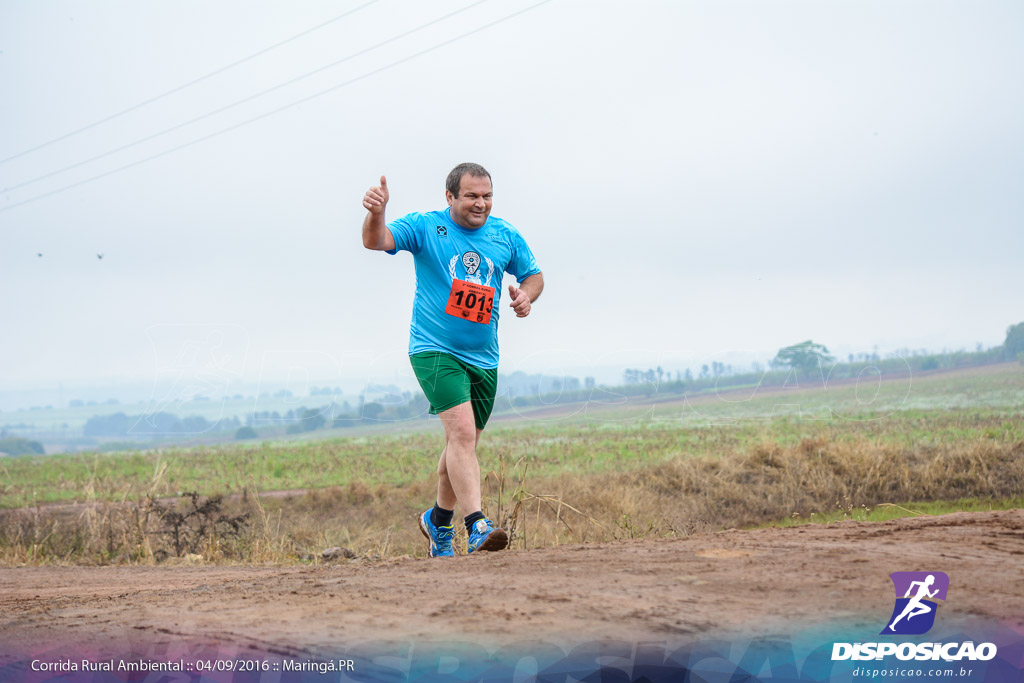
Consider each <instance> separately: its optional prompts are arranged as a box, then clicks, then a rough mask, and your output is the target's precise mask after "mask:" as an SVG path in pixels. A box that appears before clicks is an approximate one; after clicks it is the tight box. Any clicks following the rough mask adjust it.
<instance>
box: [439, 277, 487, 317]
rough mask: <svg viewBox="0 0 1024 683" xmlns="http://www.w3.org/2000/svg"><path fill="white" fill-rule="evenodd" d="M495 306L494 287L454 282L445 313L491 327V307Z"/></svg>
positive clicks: (461, 281) (459, 281)
mask: <svg viewBox="0 0 1024 683" xmlns="http://www.w3.org/2000/svg"><path fill="white" fill-rule="evenodd" d="M493 305H494V287H488V286H487V285H478V284H476V283H473V282H466V281H465V280H453V281H452V291H451V292H449V293H448V305H447V306H445V309H444V312H445V313H447V314H448V315H454V316H455V317H456V318H462V319H463V320H468V321H470V322H473V323H480V324H482V325H489V324H490V322H491V306H493Z"/></svg>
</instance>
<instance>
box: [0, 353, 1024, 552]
mask: <svg viewBox="0 0 1024 683" xmlns="http://www.w3.org/2000/svg"><path fill="white" fill-rule="evenodd" d="M1022 417H1024V367H1022V366H1021V365H1020V364H1002V365H996V366H986V367H982V368H975V369H966V370H956V371H950V372H934V373H928V374H924V375H920V376H914V377H897V378H892V379H887V378H875V377H862V378H861V380H860V381H859V382H850V381H846V382H843V383H834V384H832V385H825V386H823V385H822V382H821V380H820V378H819V381H818V382H817V383H815V382H810V381H807V380H802V381H801V382H800V384H799V386H791V387H787V388H775V389H771V390H763V391H762V390H758V389H756V388H748V389H740V390H733V391H729V392H722V393H721V394H718V395H716V394H712V395H702V396H698V397H679V396H677V397H663V396H660V395H655V396H651V397H640V398H636V397H634V398H631V399H629V400H625V399H624V397H615V396H613V395H601V396H595V397H594V399H592V400H591V401H589V402H586V403H580V404H572V405H560V406H553V407H550V408H547V409H544V408H542V409H532V410H530V411H524V412H522V413H521V414H519V415H513V416H511V417H504V418H502V419H500V420H497V421H496V422H495V423H493V424H492V426H491V427H489V428H488V430H487V433H486V434H485V436H484V438H483V439H482V441H481V450H480V460H481V468H482V471H483V472H484V473H486V474H487V477H486V481H485V488H486V491H487V505H488V510H487V512H488V514H489V515H491V516H492V517H495V518H498V519H499V520H501V521H502V522H503V523H505V524H507V525H509V526H512V527H515V529H514V530H515V541H516V542H517V543H519V544H520V545H523V546H532V545H546V544H554V543H561V542H567V541H581V540H583V541H585V540H595V539H609V538H620V537H631V536H632V537H635V536H644V535H681V534H686V533H692V532H693V531H696V530H703V529H714V528H722V527H726V526H741V525H756V524H763V523H766V522H769V521H772V520H789V521H790V522H792V521H795V520H809V519H811V515H814V519H815V520H818V519H832V518H834V516H835V515H840V516H845V517H850V516H854V515H856V514H862V515H863V514H867V512H866V510H869V509H870V510H872V513H871V514H890V513H891V512H892V511H893V510H895V508H879V507H878V506H879V504H881V503H892V504H897V505H900V506H901V507H905V508H907V509H909V510H913V511H917V512H927V511H928V510H927V509H925V506H924V505H923V503H921V501H959V500H966V499H972V500H973V501H974V502H972V503H971V504H977V505H982V506H984V505H989V506H996V507H1006V506H1019V505H1020V504H1021V499H1020V492H1021V491H1022V490H1024V457H1022V456H1024V419H1022ZM433 427H434V430H433V431H427V432H419V433H405V434H401V433H400V434H393V435H392V434H387V433H378V434H364V435H361V436H358V437H350V438H336V439H319V440H309V441H287V442H276V443H272V442H264V443H262V444H259V445H231V446H222V447H197V448H188V449H165V450H160V451H147V452H141V453H119V454H104V455H96V454H78V455H65V456H46V457H32V458H10V459H4V460H0V508H6V509H8V510H11V511H10V512H7V513H5V514H4V515H3V516H2V523H0V560H2V561H5V562H20V561H33V562H34V561H79V560H81V559H83V558H89V560H88V561H94V562H110V561H152V559H153V558H154V556H155V555H154V553H156V554H157V555H158V554H159V553H158V551H160V550H161V549H162V550H163V552H165V553H170V554H180V552H179V551H180V550H181V548H180V547H178V548H173V549H171V550H168V549H167V548H166V547H164V546H166V545H167V537H168V533H170V532H169V531H168V524H169V522H168V519H169V516H168V510H169V509H170V508H173V509H174V510H177V511H178V513H177V514H180V515H182V516H187V515H188V514H189V513H190V512H191V517H188V520H191V521H187V522H183V523H182V524H186V523H187V524H201V523H202V518H203V514H207V516H208V517H209V519H208V520H206V523H207V526H209V527H211V529H213V531H211V532H210V533H209V534H207V533H206V532H204V534H200V536H202V538H203V540H202V542H197V543H194V544H191V549H192V550H199V551H201V552H200V553H199V554H202V555H204V556H205V557H207V559H221V560H231V559H235V560H258V561H262V560H270V561H294V560H296V559H297V558H300V557H302V556H304V555H308V554H310V553H314V552H315V551H317V549H319V548H322V547H323V546H325V545H345V546H348V547H351V548H352V549H353V550H354V551H355V552H357V553H359V554H377V555H381V554H394V553H399V554H401V553H408V552H413V551H414V550H417V549H418V546H419V545H420V539H419V538H418V531H417V530H416V528H415V524H414V521H410V520H414V519H415V515H416V513H417V512H418V511H420V510H422V509H424V508H425V507H427V506H428V505H429V504H431V503H432V502H433V487H434V486H435V485H436V484H435V482H436V475H435V476H433V477H432V476H431V472H432V471H433V469H434V467H435V465H436V461H437V457H438V455H439V453H440V451H441V448H442V446H443V439H442V435H441V428H440V425H439V424H434V425H433ZM306 489H308V490H310V491H309V493H305V494H303V495H295V496H289V497H280V496H266V495H264V496H262V497H259V498H257V497H256V496H253V495H252V494H253V493H255V492H261V493H263V494H266V493H268V492H274V491H294V490H306ZM185 492H196V493H197V494H199V498H197V499H196V500H195V501H193V499H191V498H181V494H182V493H185ZM243 493H244V494H245V495H244V496H241V497H239V495H238V494H243ZM233 494H235V498H230V496H232V495H233ZM216 495H224V496H228V497H229V498H228V499H227V500H226V501H225V502H223V503H221V504H219V505H217V506H216V507H217V508H218V509H217V510H216V511H210V510H209V509H207V510H206V513H199V512H196V510H197V509H198V508H200V507H202V505H203V502H204V501H205V500H206V499H207V497H209V496H216ZM174 497H178V501H179V504H178V506H177V507H174V506H173V504H172V503H167V502H166V501H165V502H162V503H161V502H159V501H160V500H161V499H167V498H174ZM152 501H157V502H152ZM57 502H64V503H81V504H85V505H84V506H81V507H80V508H69V507H67V506H64V507H60V506H57V507H53V506H46V505H44V504H46V503H57ZM953 504H954V505H955V504H956V503H953ZM963 504H967V502H964V503H963ZM19 508H20V510H19ZM941 509H947V508H941ZM83 510H89V511H91V512H83ZM882 510H884V512H883V511H882ZM104 514H105V515H106V517H105V518H104V517H103V515H104ZM907 514H909V513H907ZM218 515H219V516H220V517H224V518H228V519H230V518H232V517H240V516H245V519H244V522H242V523H240V524H239V525H238V526H239V528H238V529H235V528H232V527H230V525H227V526H225V524H224V523H223V522H221V523H220V526H217V524H218V523H217V521H216V520H217V519H218ZM829 515H831V516H829ZM104 519H105V520H106V521H104ZM88 525H92V527H93V528H91V530H90V528H88ZM104 525H105V526H104ZM133 525H134V526H133ZM218 529H219V530H220V531H218ZM183 530H184V531H188V528H187V527H182V526H180V525H179V529H178V531H179V532H182V531H183ZM214 532H216V533H214ZM207 536H209V537H207ZM100 537H102V539H101V538H100ZM115 537H116V538H115ZM101 541H102V542H101ZM179 545H180V543H179ZM172 551H173V552H172Z"/></svg>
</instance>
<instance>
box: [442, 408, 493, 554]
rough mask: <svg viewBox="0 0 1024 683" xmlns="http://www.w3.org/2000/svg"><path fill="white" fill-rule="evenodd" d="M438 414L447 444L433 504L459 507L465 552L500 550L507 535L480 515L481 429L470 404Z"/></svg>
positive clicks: (446, 507) (444, 506) (446, 508)
mask: <svg viewBox="0 0 1024 683" xmlns="http://www.w3.org/2000/svg"><path fill="white" fill-rule="evenodd" d="M439 415H440V417H441V421H442V423H443V424H444V429H445V437H446V438H447V443H446V444H445V447H444V450H443V451H442V452H441V459H440V460H439V461H438V464H437V474H438V478H437V505H438V507H440V508H442V509H443V510H454V509H455V504H456V503H458V504H459V506H460V507H461V508H462V510H461V512H462V514H463V516H464V518H465V520H466V524H467V527H466V528H467V530H468V531H469V543H468V549H469V552H471V553H472V552H475V551H477V550H484V551H487V550H502V549H503V548H505V547H506V546H507V545H508V534H507V533H506V532H505V530H504V529H501V528H499V527H495V526H494V525H493V523H492V522H491V521H490V520H488V519H487V518H486V517H484V516H483V513H482V505H481V494H480V463H479V461H478V460H477V455H476V446H477V443H479V441H480V432H481V430H479V429H477V428H476V421H475V419H474V418H473V408H472V405H471V404H470V403H469V402H466V403H462V404H460V405H457V406H455V407H454V408H450V409H448V410H446V411H444V412H442V413H439ZM438 514H441V513H438ZM444 518H445V519H446V518H447V516H446V515H445V517H444ZM436 523H440V522H436Z"/></svg>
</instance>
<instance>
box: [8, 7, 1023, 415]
mask: <svg viewBox="0 0 1024 683" xmlns="http://www.w3.org/2000/svg"><path fill="white" fill-rule="evenodd" d="M1022 38H1024V5H1022V4H1021V3H1019V2H1015V1H1007V2H995V1H987V0H971V1H970V2H967V1H966V0H963V1H957V2H942V1H934V0H928V1H922V2H915V1H900V2H892V1H891V0H884V1H879V2H870V1H859V2H839V1H829V0H808V1H803V2H797V1H790V2H781V1H775V0H757V1H754V2H732V1H722V0H708V1H706V2H655V1H653V0H647V1H644V0H641V1H638V2H629V3H626V2H604V1H588V2H582V1H581V0H549V1H547V2H541V3H539V4H538V2H537V0H508V1H505V2H496V1H494V0H490V1H487V0H484V1H482V2H481V1H477V0H462V1H461V2H454V1H453V2H448V1H437V2H416V1H413V0H372V1H371V0H347V1H344V2H316V1H310V2H303V3H301V4H300V5H298V6H296V5H294V4H287V3H282V2H253V1H252V0H246V1H245V2H241V1H231V0H225V1H222V2H218V3H207V2H198V1H192V0H180V1H175V2H153V3H137V2H133V1H127V0H126V1H123V2H114V1H102V0H101V1H97V2H90V3H80V2H70V1H67V2H65V1H60V0H53V1H45V2H31V3H26V2H13V1H11V0H0V92H3V102H4V106H2V107H0V396H4V395H6V396H8V399H7V400H8V404H10V403H11V402H12V401H14V400H15V399H13V398H10V397H11V396H14V395H15V394H17V393H18V392H22V393H23V394H24V392H35V393H36V394H37V395H44V394H45V395H47V396H49V395H52V396H53V399H52V400H53V401H54V402H56V400H57V396H58V394H57V393H56V392H57V391H58V388H59V390H60V392H61V393H60V394H59V396H60V397H62V399H65V400H66V399H67V398H69V397H72V394H73V393H74V391H75V387H80V386H86V385H96V384H105V385H109V386H111V387H114V386H128V385H129V384H131V385H132V386H143V387H144V386H153V387H155V386H157V385H160V384H161V383H165V384H166V383H168V382H170V383H175V382H177V383H178V384H179V385H181V386H186V385H187V386H188V387H190V388H195V387H208V388H209V390H210V391H211V392H213V393H214V394H216V392H218V391H220V390H221V389H223V390H224V391H225V393H234V391H233V387H236V386H240V385H241V384H245V385H246V386H249V387H257V388H258V387H260V386H263V387H264V388H268V387H270V386H271V385H274V383H279V384H280V383H285V384H288V385H290V386H292V387H293V388H295V389H296V390H297V391H298V392H301V391H302V386H303V385H305V384H312V385H321V384H324V385H326V384H330V385H342V386H356V385H359V384H361V383H363V384H364V383H366V382H381V383H390V382H394V383H397V384H399V385H400V386H412V385H413V384H412V375H411V371H410V370H409V367H408V361H407V358H406V356H407V345H408V326H409V316H410V311H411V304H412V292H413V287H414V283H415V278H414V274H413V268H412V260H411V257H410V256H409V255H408V254H399V255H397V256H394V257H392V256H388V255H385V254H382V253H378V252H371V251H367V250H365V249H364V248H363V247H362V245H361V241H360V226H361V223H362V219H363V216H364V215H365V211H364V209H363V208H362V205H361V199H362V195H363V193H364V192H365V191H366V189H367V188H368V187H369V186H371V185H374V184H377V182H378V181H379V177H380V175H381V174H386V175H387V178H388V185H389V188H390V191H391V201H390V203H389V205H388V217H389V218H395V217H398V216H400V215H403V214H405V213H407V212H411V211H427V210H433V209H439V208H443V207H444V206H445V203H444V179H445V176H446V175H447V172H448V171H449V170H450V169H451V168H452V167H453V166H455V165H456V164H458V163H460V162H463V161H475V162H478V163H481V164H483V165H484V166H485V167H487V169H488V170H489V171H490V172H491V175H492V177H493V179H494V192H495V199H494V209H493V215H495V216H500V217H502V218H504V219H506V220H508V221H510V222H511V223H512V224H513V225H515V226H516V227H517V228H518V229H519V231H520V232H521V233H522V234H523V236H524V237H525V238H526V240H527V241H528V242H529V244H530V246H531V247H532V249H533V251H534V253H535V255H536V257H537V260H538V263H539V265H540V267H541V268H542V270H543V271H544V275H545V281H546V290H545V292H544V294H543V295H542V297H541V298H540V300H539V301H538V302H537V303H536V305H535V306H534V309H533V312H532V313H531V315H530V316H529V317H528V318H525V319H517V318H515V317H514V316H512V315H507V316H503V317H502V319H501V325H500V333H499V338H500V343H501V349H502V363H501V371H502V372H503V373H511V372H515V371H517V370H522V371H525V372H546V373H550V374H558V373H565V374H569V375H573V376H578V377H583V376H597V377H598V379H599V380H600V381H615V380H616V379H617V378H619V377H621V372H622V369H623V368H626V367H644V368H646V367H655V366H656V365H661V366H663V367H664V368H665V369H667V370H669V371H670V372H671V371H675V370H677V369H685V368H687V367H690V368H699V367H700V365H701V364H704V363H710V362H712V361H714V360H718V361H721V362H726V363H730V364H732V363H735V364H736V365H741V364H744V363H747V364H749V362H751V361H752V360H761V361H762V362H763V361H767V360H768V359H770V358H771V357H772V356H773V355H774V353H775V352H776V351H777V350H778V349H779V348H781V347H783V346H786V345H789V344H793V343H797V342H801V341H804V340H806V339H813V340H814V341H815V342H818V343H822V344H825V345H826V346H828V347H829V349H830V350H831V351H832V352H833V353H836V354H837V355H839V356H840V357H841V358H845V356H846V354H848V353H859V352H863V351H872V350H873V349H876V348H877V349H879V350H880V351H881V352H883V353H889V352H895V351H897V350H899V349H922V348H926V349H929V350H933V351H940V350H942V349H944V348H945V349H951V350H952V349H960V348H968V349H970V350H973V349H974V348H975V347H976V345H977V344H982V345H984V346H994V345H997V344H1000V343H1002V341H1003V339H1004V337H1005V333H1006V328H1007V327H1008V326H1009V325H1011V324H1014V323H1016V322H1020V321H1021V320H1024V306H1022V297H1021V294H1020V292H1021V286H1020V280H1021V277H1020V273H1021V271H1022V265H1024V230H1022V228H1024V221H1022V216H1024V192H1022V191H1021V188H1022V187H1024V126H1021V123H1020V122H1021V121H1024V77H1022V76H1024V74H1022V71H1024V69H1022V65H1024V40H1022ZM306 74H310V75H308V76H305V77H303V76H304V75H306ZM182 86H184V87H182ZM139 105H141V106H139ZM76 131H77V132H76ZM68 134H71V135H68ZM46 143H49V144H46ZM39 254H42V256H39ZM98 254H102V255H103V257H102V258H98V256H97V255H98ZM507 281H508V276H506V282H507ZM275 388H276V386H275ZM190 390H191V389H190ZM5 392H6V393H5ZM40 392H41V393H40ZM47 392H49V393H47ZM0 403H3V401H0ZM2 407H3V405H0V408H2Z"/></svg>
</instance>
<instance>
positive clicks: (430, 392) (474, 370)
mask: <svg viewBox="0 0 1024 683" xmlns="http://www.w3.org/2000/svg"><path fill="white" fill-rule="evenodd" d="M409 361H410V362H411V363H412V371H413V372H414V373H416V379H417V380H419V383H420V387H421V388H422V389H423V393H424V394H426V395H427V400H428V401H430V412H431V414H433V415H437V414H438V413H443V412H444V411H446V410H448V409H449V408H454V407H455V406H457V405H460V404H462V403H465V402H466V401H470V402H472V404H473V418H474V419H475V420H476V428H477V429H483V428H484V425H485V424H487V419H488V418H489V417H490V416H491V411H492V410H494V395H495V393H496V392H497V390H498V368H490V369H487V368H478V367H476V366H475V365H470V364H469V363H464V362H462V361H461V360H459V359H458V358H456V357H455V356H453V355H451V354H449V353H441V352H440V351H424V352H423V353H416V354H413V355H411V356H409Z"/></svg>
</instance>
